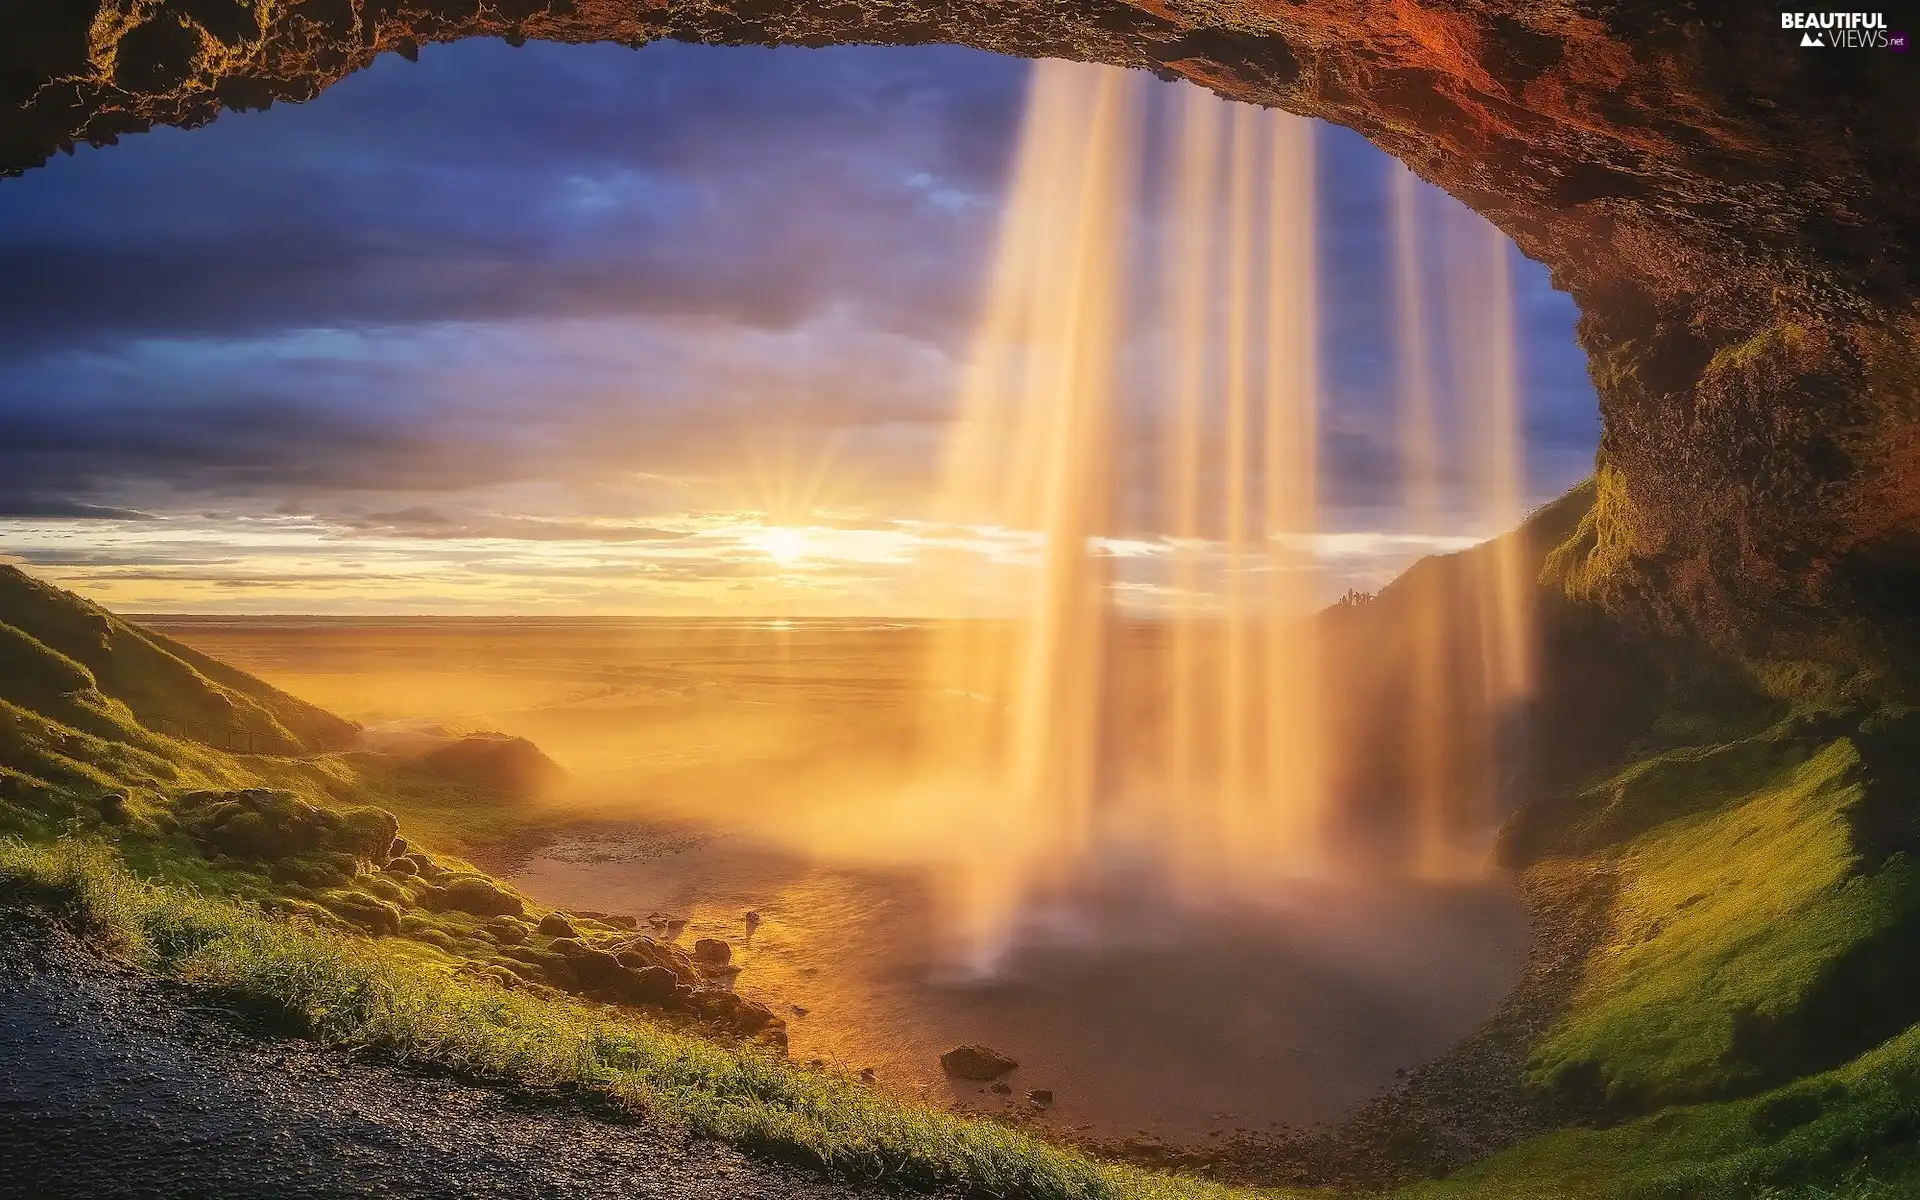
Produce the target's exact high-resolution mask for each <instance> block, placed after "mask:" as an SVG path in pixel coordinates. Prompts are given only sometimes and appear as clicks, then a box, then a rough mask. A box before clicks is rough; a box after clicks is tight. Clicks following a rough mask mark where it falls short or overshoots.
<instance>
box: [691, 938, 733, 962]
mask: <svg viewBox="0 0 1920 1200" xmlns="http://www.w3.org/2000/svg"><path fill="white" fill-rule="evenodd" d="M693 961H694V962H696V963H699V964H701V965H703V966H711V967H724V966H726V965H727V964H728V963H730V962H732V961H733V947H732V946H729V945H728V944H727V943H725V942H723V941H721V940H720V939H719V938H701V939H700V940H699V941H697V942H695V943H694V944H693Z"/></svg>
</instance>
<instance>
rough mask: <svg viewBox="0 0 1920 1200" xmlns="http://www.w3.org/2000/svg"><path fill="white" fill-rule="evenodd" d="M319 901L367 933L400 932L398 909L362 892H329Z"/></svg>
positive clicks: (342, 918)
mask: <svg viewBox="0 0 1920 1200" xmlns="http://www.w3.org/2000/svg"><path fill="white" fill-rule="evenodd" d="M320 903H321V904H322V905H324V906H325V907H326V909H327V911H329V912H331V913H333V915H335V916H337V917H339V918H340V919H341V920H343V921H346V922H347V923H348V924H350V925H357V926H359V927H360V928H361V929H364V930H366V931H367V932H368V933H375V934H397V933H399V932H400V910H399V909H397V908H395V907H394V906H393V905H391V904H388V903H386V902H385V901H383V900H376V899H374V898H373V897H372V896H369V895H367V894H366V893H364V892H353V891H335V892H329V893H327V894H325V895H323V896H322V897H321V898H320Z"/></svg>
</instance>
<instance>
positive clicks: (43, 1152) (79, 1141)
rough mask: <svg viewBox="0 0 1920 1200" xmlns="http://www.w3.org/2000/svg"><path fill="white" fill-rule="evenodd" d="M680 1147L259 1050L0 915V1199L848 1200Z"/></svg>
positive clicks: (719, 1152) (753, 1163) (629, 1131)
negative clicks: (754, 1199)
mask: <svg viewBox="0 0 1920 1200" xmlns="http://www.w3.org/2000/svg"><path fill="white" fill-rule="evenodd" d="M855 1195H864V1196H871V1195H872V1193H863V1192H856V1191H855V1190H853V1189H851V1188H848V1187H845V1186H842V1185H836V1184H832V1183H828V1182H824V1181H822V1180H821V1179H820V1178H818V1177H817V1176H814V1175H811V1174H809V1173H807V1172H804V1171H800V1170H796V1169H793V1168H789V1167H785V1166H781V1165H778V1164H771V1163H765V1162H760V1161H757V1160H754V1159H751V1158H747V1157H745V1156H743V1155H742V1154H740V1153H739V1152H738V1151H735V1150H732V1149H730V1148H727V1147H724V1146H719V1145H715V1144H713V1143H709V1142H702V1141H694V1140H690V1139H687V1138H685V1137H682V1136H680V1135H678V1134H675V1133H673V1132H671V1131H663V1130H660V1129H655V1128H649V1127H645V1126H632V1125H615V1124H609V1123H607V1122H604V1121H601V1120H597V1119H595V1118H593V1117H591V1116H587V1115H584V1114H582V1113H579V1112H570V1111H567V1110H566V1108H565V1107H564V1106H561V1105H557V1104H550V1103H543V1102H540V1101H538V1100H532V1099H528V1098H525V1097H515V1096H512V1095H510V1094H508V1093H504V1092H500V1091H495V1090H492V1089H488V1088H481V1087H474V1086H470V1085H466V1084H463V1083H458V1082H453V1081H448V1080H444V1079H436V1078H428V1077H423V1076H419V1075H415V1074H412V1073H408V1072H402V1071H398V1070H394V1069H391V1068H386V1067H382V1066H379V1065H374V1064H368V1063H361V1062H355V1061H353V1060H352V1059H351V1058H349V1057H348V1056H346V1055H343V1054H338V1053H331V1052H326V1051H322V1050H320V1049H318V1048H316V1047H314V1046H311V1045H308V1044H306V1043H303V1042H299V1041H292V1040H286V1039H266V1038H259V1037H255V1036H252V1035H250V1034H248V1033H246V1032H243V1031H242V1030H241V1029H240V1028H238V1027H237V1026H236V1025H235V1023H234V1022H233V1020H232V1019H231V1018H230V1016H229V1015H228V1014H224V1013H221V1012H218V1011H213V1010H208V1009H205V1008H195V1007H192V1006H191V1005H190V1003H189V1002H188V1001H186V1000H184V999H183V998H181V997H180V996H178V995H177V994H174V993H172V992H171V991H170V990H168V989H166V988H165V987H164V986H162V985H157V984H154V983H152V982H150V981H147V980H144V979H141V978H139V977H137V976H135V975H131V974H128V973H125V972H120V971H116V970H114V969H112V968H109V967H106V966H103V965H102V964H100V963H99V962H98V961H97V960H95V959H92V958H91V957H90V956H88V955H87V954H86V953H85V952H84V950H82V949H81V948H80V947H78V946H76V945H75V944H74V943H73V941H72V940H71V939H70V938H66V937H64V936H63V935H61V934H59V933H57V932H54V931H51V930H48V929H46V928H44V927H42V926H40V925H38V924H37V923H28V922H23V921H21V920H19V919H15V918H10V917H7V916H6V915H4V914H0V1196H3V1197H14V1196H18V1197H33V1198H35V1200H47V1198H52V1197H69V1196H71V1197H81V1196H85V1197H90V1198H93V1197H98V1198H107V1197H128V1198H132V1197H140V1198H145V1197H155V1198H162V1197H164V1198H172V1197H184V1196H220V1197H254V1196H259V1197H269V1196H271V1197H275V1198H286V1200H298V1198H304V1197H339V1196H381V1197H430V1196H431V1197H503V1198H504V1197H514V1198H516V1200H521V1198H533V1197H539V1198H543V1200H547V1198H551V1200H561V1198H573V1197H596V1198H597V1197H608V1198H609V1200H611V1198H613V1197H619V1198H621V1200H632V1198H653V1197H658V1198H661V1200H718V1198H722V1197H726V1198H735V1197H739V1198H742V1200H745V1198H752V1197H765V1198H767V1200H848V1198H849V1197H852V1196H855Z"/></svg>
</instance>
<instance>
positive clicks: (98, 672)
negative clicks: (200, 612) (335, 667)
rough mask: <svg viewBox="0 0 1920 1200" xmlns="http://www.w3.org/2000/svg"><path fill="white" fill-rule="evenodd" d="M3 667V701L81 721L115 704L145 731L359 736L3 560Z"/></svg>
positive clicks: (289, 746)
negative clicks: (10, 678)
mask: <svg viewBox="0 0 1920 1200" xmlns="http://www.w3.org/2000/svg"><path fill="white" fill-rule="evenodd" d="M76 668H78V673H76V670H75V669H76ZM0 671H5V672H6V673H7V674H8V675H10V676H15V677H16V678H15V679H14V680H13V681H12V682H9V683H8V685H7V695H6V698H7V699H9V700H11V701H13V702H14V703H17V704H26V705H27V706H28V707H33V708H36V711H46V712H49V713H52V712H56V711H57V712H60V713H65V714H68V715H73V716H76V717H79V718H80V719H81V720H83V721H86V720H91V719H92V718H89V717H86V716H82V715H81V714H82V711H83V710H87V711H91V710H93V709H96V708H99V707H100V706H101V705H102V704H117V705H119V706H123V708H121V709H116V710H115V711H116V712H119V713H120V714H121V715H122V716H129V717H131V718H132V719H133V720H134V721H136V722H138V723H140V724H142V725H144V726H146V727H147V728H149V729H160V728H162V727H163V726H168V723H169V722H173V723H186V724H185V725H174V726H172V727H173V728H184V729H188V730H193V731H194V736H201V737H213V738H224V736H225V735H226V733H227V732H229V731H232V732H238V733H241V734H245V735H251V736H250V738H249V739H248V742H249V744H251V745H253V746H255V747H257V748H258V749H260V750H264V751H270V752H273V753H280V754H288V753H300V752H303V751H317V750H326V749H332V748H336V747H339V746H341V745H344V744H345V743H347V742H348V741H350V740H351V739H352V737H353V735H354V732H355V730H354V726H353V725H352V724H351V723H350V722H347V721H343V720H341V719H340V718H338V717H336V716H334V715H333V714H332V713H329V712H325V711H323V710H321V709H318V708H315V707H314V706H313V705H311V704H307V703H305V702H303V701H300V700H296V699H294V698H293V697H292V696H289V695H287V694H286V693H285V692H282V691H279V690H278V689H276V688H272V687H269V686H268V685H267V684H265V683H262V682H261V681H260V680H258V679H255V678H253V677H252V676H251V675H248V674H246V673H244V672H242V671H237V670H234V669H233V668H232V667H229V666H226V665H225V664H222V663H217V662H214V661H213V660H211V659H209V658H207V657H206V656H204V655H202V654H199V653H196V652H195V651H193V650H191V649H189V648H187V647H185V646H182V645H180V644H179V643H178V642H175V641H172V640H171V639H169V638H165V637H162V636H160V635H159V634H156V633H150V632H148V631H146V630H143V629H140V628H137V627H136V626H133V625H130V624H128V623H127V622H125V621H122V620H121V619H120V618H118V617H116V616H114V615H113V614H112V613H109V612H108V611H106V610H105V609H103V608H101V607H99V606H98V605H95V604H90V603H88V602H87V601H85V600H82V599H80V598H79V597H78V596H75V595H73V594H71V593H69V592H63V591H61V590H60V589H58V588H55V587H51V586H49V585H47V584H44V583H41V582H40V581H39V580H37V579H34V578H33V577H32V576H30V575H28V574H26V573H25V572H24V571H21V570H19V569H18V568H15V567H10V566H5V565H0Z"/></svg>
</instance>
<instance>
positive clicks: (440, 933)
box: [407, 925, 457, 954]
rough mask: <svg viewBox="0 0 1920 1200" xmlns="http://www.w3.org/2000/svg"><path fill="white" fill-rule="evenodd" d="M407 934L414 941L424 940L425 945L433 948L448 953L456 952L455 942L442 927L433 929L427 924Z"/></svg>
mask: <svg viewBox="0 0 1920 1200" xmlns="http://www.w3.org/2000/svg"><path fill="white" fill-rule="evenodd" d="M407 936H408V937H410V938H412V939H413V940H414V941H416V942H424V943H426V944H427V945H429V946H432V947H434V948H435V949H439V950H445V951H446V952H447V953H449V954H453V953H456V952H457V950H456V945H457V944H456V943H455V942H454V940H453V938H451V937H449V936H448V935H447V932H446V930H444V929H435V928H434V927H433V926H431V925H429V926H427V927H425V928H423V929H416V930H414V931H413V932H411V933H409V934H407Z"/></svg>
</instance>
